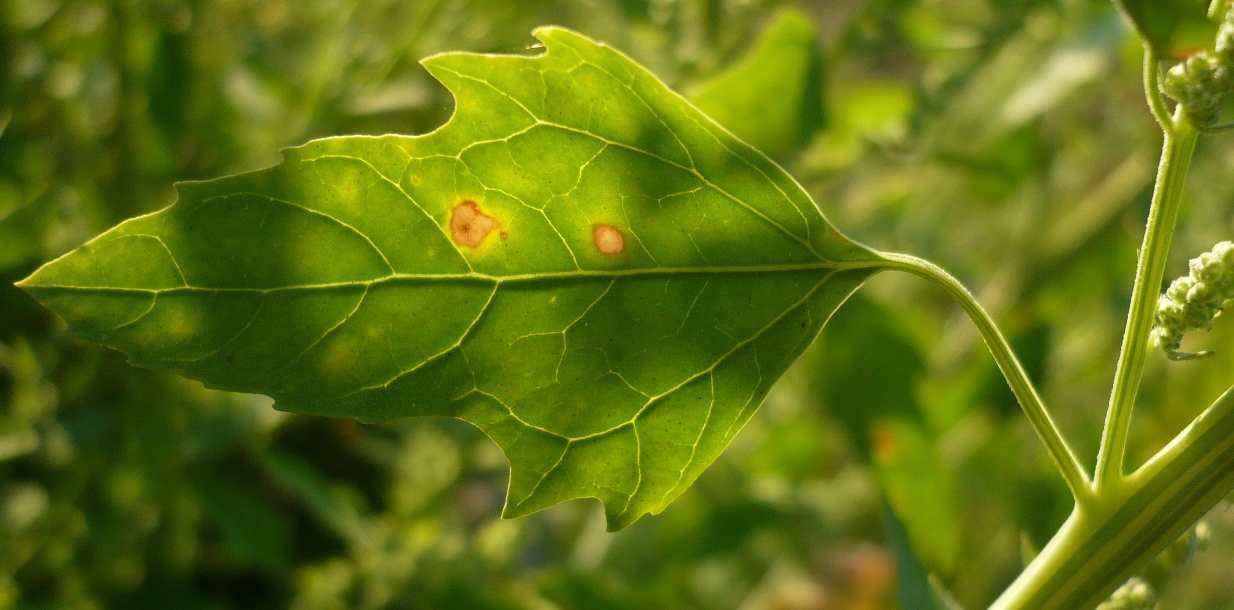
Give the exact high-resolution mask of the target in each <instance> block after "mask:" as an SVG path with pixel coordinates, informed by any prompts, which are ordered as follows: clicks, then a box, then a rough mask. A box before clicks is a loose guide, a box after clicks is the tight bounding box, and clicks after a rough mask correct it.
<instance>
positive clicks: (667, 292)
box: [22, 28, 880, 528]
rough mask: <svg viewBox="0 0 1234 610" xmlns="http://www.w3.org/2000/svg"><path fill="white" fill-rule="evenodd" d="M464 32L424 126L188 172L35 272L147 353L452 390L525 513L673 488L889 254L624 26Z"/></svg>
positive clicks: (83, 321)
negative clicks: (442, 118)
mask: <svg viewBox="0 0 1234 610" xmlns="http://www.w3.org/2000/svg"><path fill="white" fill-rule="evenodd" d="M536 35H537V37H538V38H540V40H542V41H543V42H544V44H545V46H546V47H547V52H546V53H545V54H543V55H539V56H536V57H516V56H485V55H474V54H446V55H439V56H435V57H432V58H430V59H428V60H426V61H425V66H426V67H427V68H428V69H429V71H430V72H431V73H432V74H433V75H434V76H435V77H436V78H438V79H439V80H440V81H442V82H443V83H445V84H446V86H447V87H449V88H450V90H451V91H452V92H453V93H454V94H455V96H456V99H457V109H456V112H455V115H454V117H453V118H452V119H451V121H450V122H449V123H448V124H447V125H446V126H444V127H442V128H441V129H439V130H437V131H435V132H433V133H431V134H428V135H425V136H420V137H405V136H385V137H378V138H373V137H341V138H331V139H325V140H319V141H315V142H311V143H309V144H307V145H305V146H302V147H299V148H294V149H289V150H287V151H286V152H285V160H284V162H283V163H282V164H281V165H279V166H277V167H274V168H271V169H268V170H263V171H259V172H253V173H248V174H242V175H238V176H232V177H227V178H221V179H218V180H213V181H208V182H197V183H185V184H182V185H180V187H179V192H180V201H179V202H178V203H176V204H175V205H173V206H171V207H169V208H167V209H165V210H163V211H160V212H157V213H155V214H151V215H148V216H144V217H140V218H135V219H133V220H130V221H128V222H125V223H123V224H121V225H119V226H117V227H115V228H114V229H112V230H110V231H108V232H107V233H105V234H103V235H101V236H100V237H98V238H97V239H95V240H94V241H92V242H90V243H89V244H87V245H85V246H83V247H82V248H80V249H78V250H76V251H74V252H71V253H70V254H68V255H66V256H65V257H62V258H60V259H58V260H56V261H54V262H52V263H49V264H48V265H46V266H44V267H43V268H42V269H40V270H39V271H38V272H36V273H35V274H34V275H33V276H31V277H30V278H28V279H27V280H25V282H24V283H23V284H22V285H23V287H24V288H25V289H26V290H27V291H29V292H30V293H31V294H32V295H34V296H35V297H36V298H37V299H39V300H40V301H41V302H42V303H44V304H45V305H46V306H48V307H49V308H51V309H53V310H54V311H56V312H57V313H58V314H60V315H61V316H62V317H63V318H65V320H67V321H68V322H69V325H70V327H71V329H72V330H73V331H74V332H77V333H79V334H81V335H83V336H86V337H88V338H91V339H94V340H96V341H99V342H102V343H105V344H107V345H111V346H114V347H116V348H118V349H120V350H122V351H124V352H125V353H127V354H128V355H129V358H130V359H131V361H132V362H134V363H136V364H140V365H143V366H150V367H158V368H166V369H171V370H174V371H177V372H179V373H181V374H183V375H186V376H188V377H191V378H194V379H200V380H202V381H203V382H205V383H206V385H208V386H210V387H215V388H223V389H229V390H236V391H244V392H257V393H262V394H267V395H270V396H273V397H274V398H275V399H276V400H277V406H278V407H279V408H281V409H285V410H289V411H297V412H305V413H317V414H326V415H336V416H350V417H357V418H360V419H363V420H385V419H391V418H397V417H404V416H410V415H447V416H454V417H459V418H462V419H465V420H467V421H470V422H472V423H473V424H475V425H477V426H479V427H480V428H481V429H483V430H484V431H485V432H486V433H487V434H488V435H489V436H490V437H492V438H493V439H494V440H495V441H496V442H497V443H498V444H499V445H500V446H501V447H502V449H503V450H504V451H505V453H506V455H507V456H508V457H509V459H510V464H511V479H510V487H509V493H508V497H507V504H506V510H505V514H506V515H508V516H517V515H524V514H527V513H530V512H533V511H536V510H539V509H542V508H544V507H547V506H549V505H551V504H554V503H556V502H559V501H562V500H565V499H568V498H574V497H588V496H590V497H596V498H599V499H600V500H602V501H603V502H604V505H605V508H606V511H607V514H608V519H609V526H610V527H611V528H619V527H624V526H626V525H628V524H630V523H632V522H633V521H634V520H635V519H637V518H638V517H639V516H641V515H643V514H645V513H647V512H657V511H659V510H661V509H663V508H664V507H665V506H666V505H667V504H668V502H670V501H671V500H672V499H673V498H675V497H676V496H677V495H678V494H680V493H681V491H682V490H683V489H684V488H685V487H687V486H688V485H689V484H690V483H691V482H692V481H693V480H694V479H695V478H696V477H697V476H698V474H699V473H700V472H701V471H702V469H703V468H705V467H706V465H707V464H709V463H710V462H711V461H712V460H714V459H715V457H716V456H717V455H718V454H719V452H720V451H721V450H723V448H724V447H725V446H726V445H727V443H728V441H729V440H730V439H731V438H732V437H733V435H734V434H736V433H737V431H738V430H739V429H740V428H741V426H742V424H744V423H745V421H746V420H747V419H748V418H749V417H750V415H751V414H752V413H753V411H754V410H755V409H756V408H757V407H758V405H759V404H760V402H761V401H762V399H763V397H764V396H765V394H766V393H767V391H768V389H769V388H770V386H771V384H772V383H774V382H775V380H776V379H777V378H778V377H779V376H780V374H781V373H782V372H783V371H784V370H785V368H786V367H787V366H788V365H789V364H790V363H791V362H792V361H793V360H794V359H795V358H796V357H797V356H798V355H799V354H800V353H801V351H802V350H804V349H805V347H806V346H807V345H809V344H810V342H811V341H812V340H813V338H814V337H815V336H816V334H817V333H818V331H819V329H820V328H821V327H822V325H823V323H824V322H825V321H826V320H827V318H828V317H829V316H830V315H831V313H832V312H833V311H834V310H835V308H836V307H838V306H839V304H840V303H841V302H843V301H844V299H845V298H846V297H847V296H848V295H849V294H850V293H851V292H852V291H853V290H854V289H855V288H856V287H857V286H858V285H860V283H861V282H862V281H863V280H864V279H865V278H866V277H867V276H868V275H869V274H870V273H872V272H873V271H875V270H877V268H878V266H879V260H880V259H879V257H878V256H877V255H876V254H875V253H873V252H871V251H869V250H867V249H865V248H863V247H861V246H858V245H856V244H854V243H853V242H850V241H849V240H847V239H846V238H844V237H843V236H841V235H840V234H839V233H837V232H836V231H835V230H834V229H833V228H832V227H831V226H830V225H829V224H828V223H827V222H826V220H825V219H824V218H823V216H822V215H821V214H820V212H819V211H818V209H817V208H816V207H815V205H814V204H813V203H812V202H811V200H810V199H809V198H808V197H807V196H806V195H805V193H804V192H803V191H802V190H801V188H800V187H799V186H798V185H797V184H796V183H795V182H794V181H793V180H792V179H791V178H790V177H788V176H787V175H786V174H785V173H784V172H783V171H782V170H781V169H780V168H778V167H777V166H776V165H775V164H773V163H772V162H770V161H769V160H768V159H767V158H766V157H764V156H763V155H762V154H760V153H758V152H756V151H755V150H754V149H752V148H750V147H749V146H748V145H746V144H744V143H742V142H740V141H738V140H736V139H735V138H734V137H733V136H731V135H729V134H728V132H726V131H724V130H723V129H721V128H719V127H718V126H717V125H716V124H715V123H713V122H712V121H711V120H710V119H708V118H706V117H705V116H703V115H702V114H700V113H699V111H697V110H696V109H694V108H693V107H692V106H690V105H689V104H687V103H686V102H684V101H683V100H682V99H681V98H680V97H679V96H677V95H676V94H674V93H672V92H671V91H669V90H668V89H667V88H665V86H664V85H663V84H662V83H661V82H660V81H659V80H657V79H656V78H655V77H654V76H653V75H651V74H650V73H648V72H647V71H646V70H644V69H643V68H641V67H640V66H638V65H637V64H635V63H633V62H632V61H631V60H630V59H628V58H627V57H625V56H624V55H621V54H620V53H618V52H616V51H614V50H612V49H610V48H608V47H606V46H603V45H600V44H597V43H595V42H593V41H591V40H588V39H586V38H583V37H582V36H579V35H578V34H574V33H572V32H569V31H567V30H563V29H556V28H546V29H541V30H539V31H538V32H537V33H536Z"/></svg>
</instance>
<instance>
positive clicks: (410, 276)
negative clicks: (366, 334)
mask: <svg viewBox="0 0 1234 610" xmlns="http://www.w3.org/2000/svg"><path fill="white" fill-rule="evenodd" d="M884 266H886V263H885V262H883V261H879V260H869V261H850V262H832V261H818V262H811V263H795V264H781V265H741V266H737V265H734V266H708V267H646V268H637V269H583V270H571V271H547V272H541V273H522V274H515V275H491V274H487V273H478V272H469V273H392V274H389V275H385V276H382V277H379V278H373V279H370V280H355V281H347V282H329V283H322V284H301V285H294V286H275V287H271V288H241V287H206V286H188V285H185V286H172V287H168V288H132V287H120V286H71V285H65V284H31V283H27V282H21V283H18V284H17V286H18V287H20V288H22V289H26V290H65V291H78V292H116V293H139V294H162V293H168V292H203V293H246V294H268V293H274V292H286V291H292V290H328V289H332V288H353V287H370V286H375V285H378V284H383V283H386V282H398V281H408V280H411V281H426V282H433V281H438V282H457V281H475V282H483V283H492V284H498V285H501V284H517V283H524V282H526V283H531V282H537V281H551V280H569V279H580V278H597V279H611V278H618V277H639V276H656V275H668V276H681V275H719V274H743V273H748V274H757V273H785V272H793V271H824V270H825V271H847V270H851V269H876V268H879V267H884Z"/></svg>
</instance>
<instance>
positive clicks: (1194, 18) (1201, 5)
mask: <svg viewBox="0 0 1234 610" xmlns="http://www.w3.org/2000/svg"><path fill="white" fill-rule="evenodd" d="M1114 4H1115V5H1117V6H1118V8H1120V9H1122V11H1123V14H1125V15H1127V18H1128V19H1130V20H1131V24H1132V25H1133V26H1134V27H1135V29H1136V32H1137V33H1139V35H1140V36H1142V37H1143V38H1144V39H1145V40H1147V41H1148V43H1149V44H1150V45H1151V46H1152V48H1153V51H1155V52H1156V53H1157V56H1158V57H1161V58H1167V57H1175V58H1180V57H1181V56H1185V55H1188V54H1190V53H1191V52H1194V51H1196V50H1198V49H1200V48H1202V47H1204V46H1207V45H1211V44H1212V40H1213V34H1214V33H1215V32H1216V30H1217V28H1216V25H1215V24H1213V22H1211V21H1209V20H1208V17H1207V16H1208V5H1209V0H1114Z"/></svg>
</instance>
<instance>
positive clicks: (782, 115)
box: [693, 9, 824, 155]
mask: <svg viewBox="0 0 1234 610" xmlns="http://www.w3.org/2000/svg"><path fill="white" fill-rule="evenodd" d="M693 101H694V103H695V104H696V105H698V107H699V108H700V109H702V111H703V112H705V113H707V115H708V116H710V117H711V118H713V119H715V120H716V121H717V122H719V123H720V124H721V125H723V126H725V127H726V128H728V129H729V130H730V131H732V132H733V133H734V134H736V135H737V136H738V137H740V138H742V139H744V140H745V141H746V142H749V143H750V144H752V145H754V146H755V147H756V148H758V149H759V150H762V151H763V152H765V153H768V154H771V155H783V154H787V153H790V152H792V151H794V150H796V149H798V148H800V147H801V146H803V145H805V144H806V143H807V142H809V140H810V136H812V135H814V133H815V132H816V131H818V130H819V129H820V128H822V126H823V119H824V113H823V61H822V56H821V55H820V54H819V51H818V39H817V35H816V34H815V31H814V25H813V24H812V23H810V19H809V18H808V17H806V15H804V14H803V13H801V12H800V11H797V10H793V9H784V10H781V11H780V12H779V13H778V14H777V15H776V17H775V19H774V20H773V21H772V22H771V24H770V25H768V26H767V28H766V29H765V30H764V31H763V34H762V36H760V37H759V39H758V42H757V43H755V45H754V48H753V49H751V50H750V51H749V52H748V53H747V54H746V55H745V56H744V57H743V58H742V59H741V60H739V61H738V62H737V63H735V64H734V65H732V66H731V67H729V68H728V69H727V70H725V71H724V72H721V73H720V74H718V75H716V76H715V77H713V78H712V79H711V80H709V81H707V82H706V83H704V84H703V85H702V86H701V87H700V88H699V90H698V92H697V93H695V94H694V96H693Z"/></svg>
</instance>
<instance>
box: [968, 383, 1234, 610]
mask: <svg viewBox="0 0 1234 610" xmlns="http://www.w3.org/2000/svg"><path fill="white" fill-rule="evenodd" d="M1231 489H1234V389H1231V390H1228V391H1226V393H1225V394H1224V395H1222V396H1221V398H1218V399H1217V401H1216V402H1215V403H1214V404H1213V405H1212V406H1211V407H1209V408H1208V409H1207V410H1205V411H1204V413H1203V414H1201V415H1200V417H1198V418H1196V420H1195V421H1194V422H1193V423H1192V424H1191V425H1190V426H1188V427H1187V428H1186V429H1185V430H1183V431H1182V432H1181V433H1180V434H1179V435H1178V436H1177V437H1175V439H1174V440H1173V441H1172V442H1171V443H1170V444H1169V445H1168V446H1166V448H1165V449H1162V450H1161V452H1160V453H1158V454H1157V455H1156V456H1155V457H1154V458H1153V459H1152V460H1150V461H1149V462H1148V463H1147V464H1145V465H1144V466H1143V467H1142V468H1140V470H1138V471H1137V472H1135V473H1133V474H1131V475H1130V476H1128V477H1125V478H1124V479H1121V482H1120V485H1118V486H1117V487H1110V488H1106V489H1104V490H1102V492H1101V495H1100V496H1098V497H1096V498H1095V499H1094V502H1093V503H1091V504H1089V505H1087V506H1084V505H1077V506H1076V509H1075V511H1074V512H1073V513H1072V514H1071V517H1070V518H1069V519H1068V520H1067V522H1066V523H1064V524H1063V527H1062V528H1061V529H1060V530H1059V531H1058V533H1057V534H1055V536H1054V538H1053V539H1052V540H1051V541H1050V543H1049V544H1048V545H1046V547H1045V548H1044V549H1042V551H1041V554H1040V555H1038V556H1037V558H1036V559H1035V560H1033V562H1032V563H1031V564H1029V566H1028V567H1027V568H1025V570H1024V572H1023V573H1021V574H1020V577H1019V578H1017V579H1016V581H1015V582H1014V583H1012V585H1011V586H1010V587H1008V588H1007V590H1006V591H1004V592H1003V594H1002V596H1000V597H999V598H998V600H997V601H995V602H994V604H993V605H992V606H990V610H1030V609H1031V610H1053V609H1060V610H1064V609H1065V610H1075V609H1078V608H1092V607H1093V606H1096V605H1097V604H1099V603H1101V601H1102V600H1104V599H1106V598H1107V597H1108V596H1109V595H1110V593H1112V592H1113V591H1114V589H1116V588H1117V587H1118V586H1119V585H1121V584H1122V583H1123V582H1125V581H1126V580H1127V579H1128V578H1130V577H1131V576H1133V575H1135V574H1136V572H1138V571H1139V570H1140V569H1142V568H1143V567H1144V565H1146V564H1147V563H1148V562H1149V561H1151V560H1152V559H1153V558H1154V557H1156V556H1157V554H1158V553H1160V552H1161V551H1162V550H1163V549H1164V548H1165V547H1166V546H1168V545H1169V544H1170V543H1171V542H1173V541H1174V540H1176V539H1177V538H1178V537H1179V536H1180V535H1182V534H1183V532H1185V531H1186V530H1187V528H1189V527H1191V525H1192V524H1193V523H1195V521H1196V520H1197V519H1199V518H1200V517H1202V516H1203V515H1204V513H1206V512H1207V511H1208V510H1209V509H1210V508H1212V507H1213V506H1214V505H1215V504H1216V503H1217V502H1219V501H1220V500H1221V499H1222V498H1224V497H1225V496H1226V494H1228V493H1229V492H1230V490H1231Z"/></svg>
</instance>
